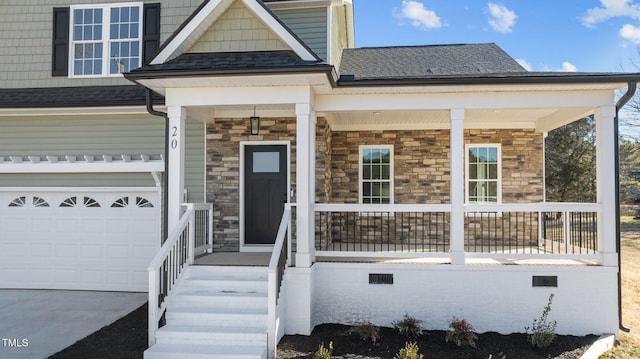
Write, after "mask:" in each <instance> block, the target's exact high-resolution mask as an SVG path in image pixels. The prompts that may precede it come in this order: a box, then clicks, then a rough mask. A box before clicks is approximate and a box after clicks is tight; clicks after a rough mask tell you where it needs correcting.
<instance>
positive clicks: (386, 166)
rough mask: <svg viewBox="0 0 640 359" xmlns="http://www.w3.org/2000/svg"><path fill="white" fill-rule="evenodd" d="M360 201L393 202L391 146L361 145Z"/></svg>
mask: <svg viewBox="0 0 640 359" xmlns="http://www.w3.org/2000/svg"><path fill="white" fill-rule="evenodd" d="M359 151H360V155H359V159H360V165H359V172H360V176H359V177H360V181H359V182H360V183H359V187H360V191H359V192H360V203H377V204H380V203H393V146H391V145H371V146H369V145H362V146H360V148H359Z"/></svg>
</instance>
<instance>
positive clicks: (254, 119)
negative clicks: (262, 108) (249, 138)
mask: <svg viewBox="0 0 640 359" xmlns="http://www.w3.org/2000/svg"><path fill="white" fill-rule="evenodd" d="M249 120H250V122H251V134H252V135H258V134H260V117H259V116H256V108H255V107H254V108H253V116H251V117H250V119H249Z"/></svg>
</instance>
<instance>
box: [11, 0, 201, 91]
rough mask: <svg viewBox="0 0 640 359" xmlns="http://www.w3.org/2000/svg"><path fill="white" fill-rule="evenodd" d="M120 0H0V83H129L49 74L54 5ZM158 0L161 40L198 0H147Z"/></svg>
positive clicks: (154, 0)
mask: <svg viewBox="0 0 640 359" xmlns="http://www.w3.org/2000/svg"><path fill="white" fill-rule="evenodd" d="M118 2H122V1H121V0H2V1H1V2H0V34H2V36H1V37H0V86H2V87H3V88H31V87H64V86H90V85H130V84H131V83H130V82H129V81H127V80H125V79H124V78H123V77H109V78H106V77H99V78H84V79H78V78H73V79H70V78H66V77H52V76H51V41H52V39H51V37H52V25H53V22H52V18H53V8H54V7H64V6H70V5H82V4H108V3H118ZM143 2H144V3H161V5H160V6H161V21H160V26H161V28H160V31H161V39H160V40H161V41H165V40H166V39H167V38H168V37H169V36H170V35H171V34H172V33H173V32H174V31H175V30H176V29H177V28H178V26H180V24H182V22H184V20H186V19H187V17H188V16H189V15H191V13H192V12H193V11H195V9H196V8H197V7H198V6H199V5H200V3H202V0H179V1H178V0H148V1H143Z"/></svg>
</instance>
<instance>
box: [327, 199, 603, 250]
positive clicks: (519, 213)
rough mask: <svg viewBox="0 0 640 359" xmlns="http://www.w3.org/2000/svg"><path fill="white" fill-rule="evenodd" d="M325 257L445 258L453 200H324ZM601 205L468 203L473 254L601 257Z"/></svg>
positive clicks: (467, 236) (467, 245) (468, 242)
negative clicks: (377, 202)
mask: <svg viewBox="0 0 640 359" xmlns="http://www.w3.org/2000/svg"><path fill="white" fill-rule="evenodd" d="M315 212H316V214H315V224H316V231H315V232H316V236H315V248H316V251H318V253H319V254H320V255H328V256H333V255H338V256H340V255H348V256H358V255H361V256H388V255H393V256H404V255H412V256H415V255H416V253H422V256H429V257H442V256H446V255H448V253H449V250H450V248H451V240H452V239H451V238H450V228H451V216H450V214H451V205H449V204H427V205H418V204H386V205H370V204H365V205H363V204H316V205H315ZM599 214H600V206H599V205H598V204H594V203H526V204H486V205H485V204H482V205H481V204H477V205H476V204H471V205H465V206H464V223H460V224H459V225H460V226H464V229H465V230H464V250H465V252H466V253H467V257H471V258H472V257H496V258H499V257H506V256H509V258H520V257H522V258H525V257H526V258H535V257H536V256H541V257H542V256H546V257H548V256H549V255H554V256H555V257H563V256H564V257H580V258H590V257H593V258H596V257H597V254H598V236H597V222H598V216H599Z"/></svg>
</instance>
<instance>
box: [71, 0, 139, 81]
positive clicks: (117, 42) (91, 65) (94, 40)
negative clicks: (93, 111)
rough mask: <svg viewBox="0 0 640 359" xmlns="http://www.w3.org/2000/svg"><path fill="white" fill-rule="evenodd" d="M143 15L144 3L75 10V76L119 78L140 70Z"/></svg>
mask: <svg viewBox="0 0 640 359" xmlns="http://www.w3.org/2000/svg"><path fill="white" fill-rule="evenodd" d="M142 13H143V11H142V3H141V2H135V3H134V2H132V3H117V4H104V5H82V6H72V7H71V21H70V23H71V24H70V34H71V36H70V37H71V46H70V54H69V58H70V61H69V64H70V67H71V74H72V76H74V77H85V76H118V75H120V74H121V73H123V72H128V71H130V70H131V69H135V68H137V67H139V66H140V64H141V58H142V46H141V42H142Z"/></svg>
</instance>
